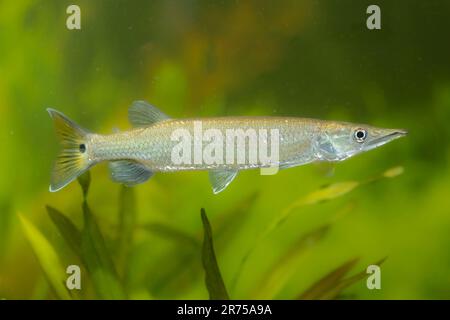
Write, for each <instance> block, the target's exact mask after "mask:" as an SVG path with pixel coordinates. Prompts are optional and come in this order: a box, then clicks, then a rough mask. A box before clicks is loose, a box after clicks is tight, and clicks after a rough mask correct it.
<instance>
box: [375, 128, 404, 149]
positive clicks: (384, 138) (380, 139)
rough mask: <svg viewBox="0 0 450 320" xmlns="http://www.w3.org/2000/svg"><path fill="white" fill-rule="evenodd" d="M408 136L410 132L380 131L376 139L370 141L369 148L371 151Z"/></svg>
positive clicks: (397, 130) (402, 130) (401, 130)
mask: <svg viewBox="0 0 450 320" xmlns="http://www.w3.org/2000/svg"><path fill="white" fill-rule="evenodd" d="M407 134H408V131H407V130H404V129H383V130H380V132H379V133H378V134H377V135H376V136H375V137H373V138H372V139H371V140H370V141H368V143H367V146H369V147H370V148H371V149H372V148H376V147H379V146H382V145H383V144H386V143H388V142H391V141H393V140H395V139H398V138H401V137H404V136H406V135H407Z"/></svg>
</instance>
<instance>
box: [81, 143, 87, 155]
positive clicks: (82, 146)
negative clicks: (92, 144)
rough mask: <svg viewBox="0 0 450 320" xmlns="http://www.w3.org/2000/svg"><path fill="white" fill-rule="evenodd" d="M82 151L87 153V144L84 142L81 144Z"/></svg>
mask: <svg viewBox="0 0 450 320" xmlns="http://www.w3.org/2000/svg"><path fill="white" fill-rule="evenodd" d="M80 152H81V153H85V152H86V145H85V144H84V143H82V144H80Z"/></svg>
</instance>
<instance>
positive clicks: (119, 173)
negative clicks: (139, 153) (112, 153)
mask: <svg viewBox="0 0 450 320" xmlns="http://www.w3.org/2000/svg"><path fill="white" fill-rule="evenodd" d="M109 169H110V173H111V179H112V180H113V181H115V182H119V183H123V184H125V185H126V186H134V185H136V184H140V183H143V182H145V181H147V180H148V179H150V177H151V176H152V175H153V172H152V171H150V170H149V169H148V168H147V167H146V166H144V165H143V164H141V163H139V162H136V161H131V160H117V161H111V162H110V163H109Z"/></svg>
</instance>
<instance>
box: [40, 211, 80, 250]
mask: <svg viewBox="0 0 450 320" xmlns="http://www.w3.org/2000/svg"><path fill="white" fill-rule="evenodd" d="M46 208H47V213H48V215H49V217H50V219H51V220H52V221H53V223H54V224H55V226H56V227H57V228H58V231H59V233H60V234H61V236H62V237H63V238H64V240H65V241H66V243H67V245H68V246H69V247H70V248H71V249H72V251H73V252H74V253H75V254H76V255H77V256H78V257H79V258H81V232H80V230H78V228H77V227H76V226H75V225H74V224H73V223H72V221H70V219H69V218H67V217H66V216H65V215H64V214H62V213H61V212H60V211H58V210H56V209H55V208H52V207H50V206H46Z"/></svg>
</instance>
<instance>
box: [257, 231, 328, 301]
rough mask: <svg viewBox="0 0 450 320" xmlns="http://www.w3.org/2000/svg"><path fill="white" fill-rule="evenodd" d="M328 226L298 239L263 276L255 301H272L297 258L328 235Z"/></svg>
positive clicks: (292, 272)
mask: <svg viewBox="0 0 450 320" xmlns="http://www.w3.org/2000/svg"><path fill="white" fill-rule="evenodd" d="M329 229H330V225H328V224H327V225H323V226H321V227H319V228H317V229H314V230H313V231H311V232H308V233H307V234H305V235H303V236H302V237H300V238H299V239H298V240H297V241H296V242H295V243H294V244H293V245H292V246H291V247H290V249H289V250H288V251H287V252H286V253H285V254H284V255H282V256H281V258H280V259H278V260H277V262H276V263H275V264H274V265H273V266H272V268H271V269H270V270H269V271H268V272H267V273H266V275H265V276H264V281H262V282H261V283H260V285H259V286H258V287H257V288H256V290H255V291H254V294H253V295H254V297H255V298H256V299H272V298H273V297H275V296H276V295H277V294H278V293H279V291H280V290H281V289H282V288H283V286H284V285H285V284H286V282H287V281H289V279H290V278H291V276H292V275H293V274H294V273H295V271H296V266H297V264H298V260H299V258H300V257H301V256H302V254H303V253H305V252H306V251H307V249H309V248H311V246H313V245H315V244H317V243H318V242H319V241H320V240H321V239H323V237H324V236H325V235H326V234H327V233H328V231H329Z"/></svg>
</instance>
